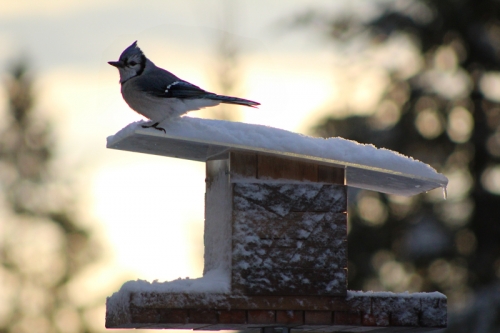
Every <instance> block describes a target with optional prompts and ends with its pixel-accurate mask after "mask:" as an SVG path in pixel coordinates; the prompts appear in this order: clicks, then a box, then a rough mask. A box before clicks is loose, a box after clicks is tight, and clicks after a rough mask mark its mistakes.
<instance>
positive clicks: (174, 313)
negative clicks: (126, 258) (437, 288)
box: [106, 282, 447, 332]
mask: <svg viewBox="0 0 500 333" xmlns="http://www.w3.org/2000/svg"><path fill="white" fill-rule="evenodd" d="M166 286H167V284H164V285H163V286H161V284H158V283H156V284H153V285H151V284H144V283H132V282H128V283H127V284H126V285H124V287H123V288H122V290H120V291H119V292H118V293H115V294H114V295H113V296H112V297H110V298H108V300H107V313H106V327H107V328H141V327H147V328H171V329H193V328H197V329H202V330H224V329H226V330H227V329H229V330H231V329H233V330H234V329H239V330H241V329H247V328H252V327H253V328H255V327H259V324H264V325H262V326H268V325H273V326H283V327H285V326H290V325H293V326H294V327H295V328H296V329H300V328H301V327H300V326H299V325H306V326H307V325H309V326H310V325H317V328H322V329H326V328H327V327H331V326H334V325H348V326H349V327H359V328H360V330H359V331H360V332H361V331H365V330H366V329H367V328H368V327H373V326H378V327H401V326H406V327H446V324H447V299H446V297H445V296H444V295H443V294H440V293H435V292H434V293H413V294H410V293H389V292H361V291H349V292H348V294H347V297H340V296H244V295H234V294H227V293H226V294H218V293H209V292H205V293H203V292H202V293H176V292H162V291H161V290H165V289H166ZM200 289H203V288H200ZM266 318H267V319H266ZM318 325H322V326H318ZM367 326H368V327H367ZM336 327H338V326H336ZM361 327H363V329H361ZM305 328H307V327H305V326H304V329H305ZM320 330H321V329H320ZM330 331H331V330H330ZM389 331H390V330H389ZM389 331H387V332H389ZM325 332H329V331H325ZM384 332H385V331H384ZM390 332H392V331H390Z"/></svg>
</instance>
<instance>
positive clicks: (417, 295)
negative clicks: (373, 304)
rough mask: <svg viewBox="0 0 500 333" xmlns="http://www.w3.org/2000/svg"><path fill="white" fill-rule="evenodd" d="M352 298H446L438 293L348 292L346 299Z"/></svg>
mask: <svg viewBox="0 0 500 333" xmlns="http://www.w3.org/2000/svg"><path fill="white" fill-rule="evenodd" d="M353 297H400V298H433V299H436V298H440V299H446V296H445V295H444V294H442V293H440V292H437V291H434V292H430V293H422V292H420V293H409V292H408V291H405V292H404V293H393V292H390V291H358V290H348V291H347V297H346V299H350V298H353Z"/></svg>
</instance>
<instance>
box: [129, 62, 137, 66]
mask: <svg viewBox="0 0 500 333" xmlns="http://www.w3.org/2000/svg"><path fill="white" fill-rule="evenodd" d="M129 64H130V66H135V65H137V63H136V62H135V61H131V62H129Z"/></svg>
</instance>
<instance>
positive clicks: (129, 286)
mask: <svg viewBox="0 0 500 333" xmlns="http://www.w3.org/2000/svg"><path fill="white" fill-rule="evenodd" d="M162 127H164V128H165V130H166V131H165V132H166V133H163V132H160V131H157V130H154V129H144V128H142V127H141V126H140V123H135V124H131V125H129V126H127V127H126V128H124V129H123V130H121V131H120V132H118V133H117V134H116V135H114V136H112V137H109V138H108V145H107V147H108V148H112V149H120V150H126V151H132V152H139V153H147V154H155V155H161V156H166V157H175V158H182V159H188V160H195V161H200V162H204V163H205V164H206V196H205V234H204V243H205V267H204V276H203V277H202V278H200V279H197V280H192V284H193V285H197V286H198V287H192V286H191V287H189V288H188V287H186V288H184V289H183V287H182V285H181V286H180V287H174V285H175V283H176V282H177V281H174V282H165V283H147V282H144V281H129V282H127V283H126V284H124V286H123V287H122V288H121V290H120V291H118V292H117V293H115V294H113V295H112V296H111V297H109V298H108V300H107V311H106V327H107V328H157V329H193V330H208V331H213V330H247V329H260V330H261V331H262V332H271V331H275V330H280V329H281V330H283V331H285V332H287V331H288V330H290V329H294V330H303V331H315V332H316V331H319V332H337V331H342V332H349V331H351V332H354V331H355V332H365V331H369V330H375V329H377V331H376V332H396V331H398V329H401V327H402V326H405V327H413V328H415V329H414V330H412V331H411V332H420V331H428V330H432V329H436V328H442V327H445V326H446V320H447V305H446V297H445V296H444V295H442V294H440V293H414V294H409V293H384V292H362V291H356V292H353V291H348V289H347V274H348V271H347V187H348V186H352V187H357V188H362V189H369V190H375V191H379V192H384V193H390V194H396V195H405V196H409V195H414V194H418V193H421V192H425V191H429V190H432V189H435V188H438V187H442V188H446V185H447V179H446V178H445V177H444V176H442V175H440V174H438V173H436V172H435V171H434V170H433V169H432V168H430V167H428V166H426V165H425V164H423V163H421V162H418V161H415V160H413V159H410V158H406V157H404V156H402V155H399V154H397V153H394V152H390V151H388V150H379V149H376V148H375V147H373V146H366V145H359V144H357V143H354V142H352V141H348V140H344V139H340V138H335V139H329V140H325V139H319V138H310V137H306V136H302V135H299V134H296V133H291V132H287V131H282V130H278V129H273V128H269V127H264V126H258V125H250V124H241V123H232V122H224V121H216V120H204V119H195V118H188V117H184V118H180V119H177V120H173V121H170V122H168V123H167V124H162ZM214 277H215V278H214ZM214 281H215V282H214ZM212 282H213V283H212ZM179 283H180V282H177V284H179ZM200 286H204V287H200ZM207 286H208V287H207ZM211 288H212V289H211ZM374 332H375V331H374Z"/></svg>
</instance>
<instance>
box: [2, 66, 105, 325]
mask: <svg viewBox="0 0 500 333" xmlns="http://www.w3.org/2000/svg"><path fill="white" fill-rule="evenodd" d="M4 86H5V88H6V94H5V96H6V99H7V102H8V105H7V109H6V112H3V115H2V116H3V120H2V126H1V129H0V206H1V209H0V263H1V265H0V281H1V283H0V332H35V331H36V332H41V333H45V332H90V331H91V328H90V327H91V326H89V324H88V318H87V320H85V316H86V315H87V313H86V312H87V311H88V310H89V309H90V308H92V307H95V306H96V305H97V301H96V300H94V302H96V304H90V305H89V304H87V303H86V304H77V301H76V300H75V299H74V297H72V296H71V289H70V286H71V284H74V281H75V279H76V277H77V275H78V274H79V273H81V272H82V271H83V269H85V268H86V267H88V265H89V264H90V263H92V262H93V261H95V260H96V259H97V257H98V255H99V252H98V251H99V246H98V244H97V242H96V240H95V238H94V237H93V235H92V233H91V232H90V230H89V229H88V226H85V225H84V223H82V221H81V220H80V219H79V217H78V216H77V212H76V210H75V202H74V201H75V198H74V194H75V191H74V190H73V189H71V188H70V187H69V186H68V185H66V184H64V183H63V181H62V180H61V178H60V175H58V174H57V171H56V170H55V168H54V165H53V164H52V158H53V155H54V145H55V143H56V142H55V141H54V138H53V136H52V133H51V128H50V126H49V124H48V122H47V121H45V120H44V119H43V118H42V117H41V116H40V115H39V114H37V113H35V109H34V106H35V102H36V100H35V97H34V93H33V79H32V76H31V74H30V72H29V70H28V66H27V62H25V61H21V62H18V63H17V64H15V65H14V66H12V67H11V69H10V71H9V72H8V74H7V75H6V79H5V81H4ZM73 287H74V286H73ZM102 301H103V300H100V302H99V303H102ZM99 305H101V304H99Z"/></svg>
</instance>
